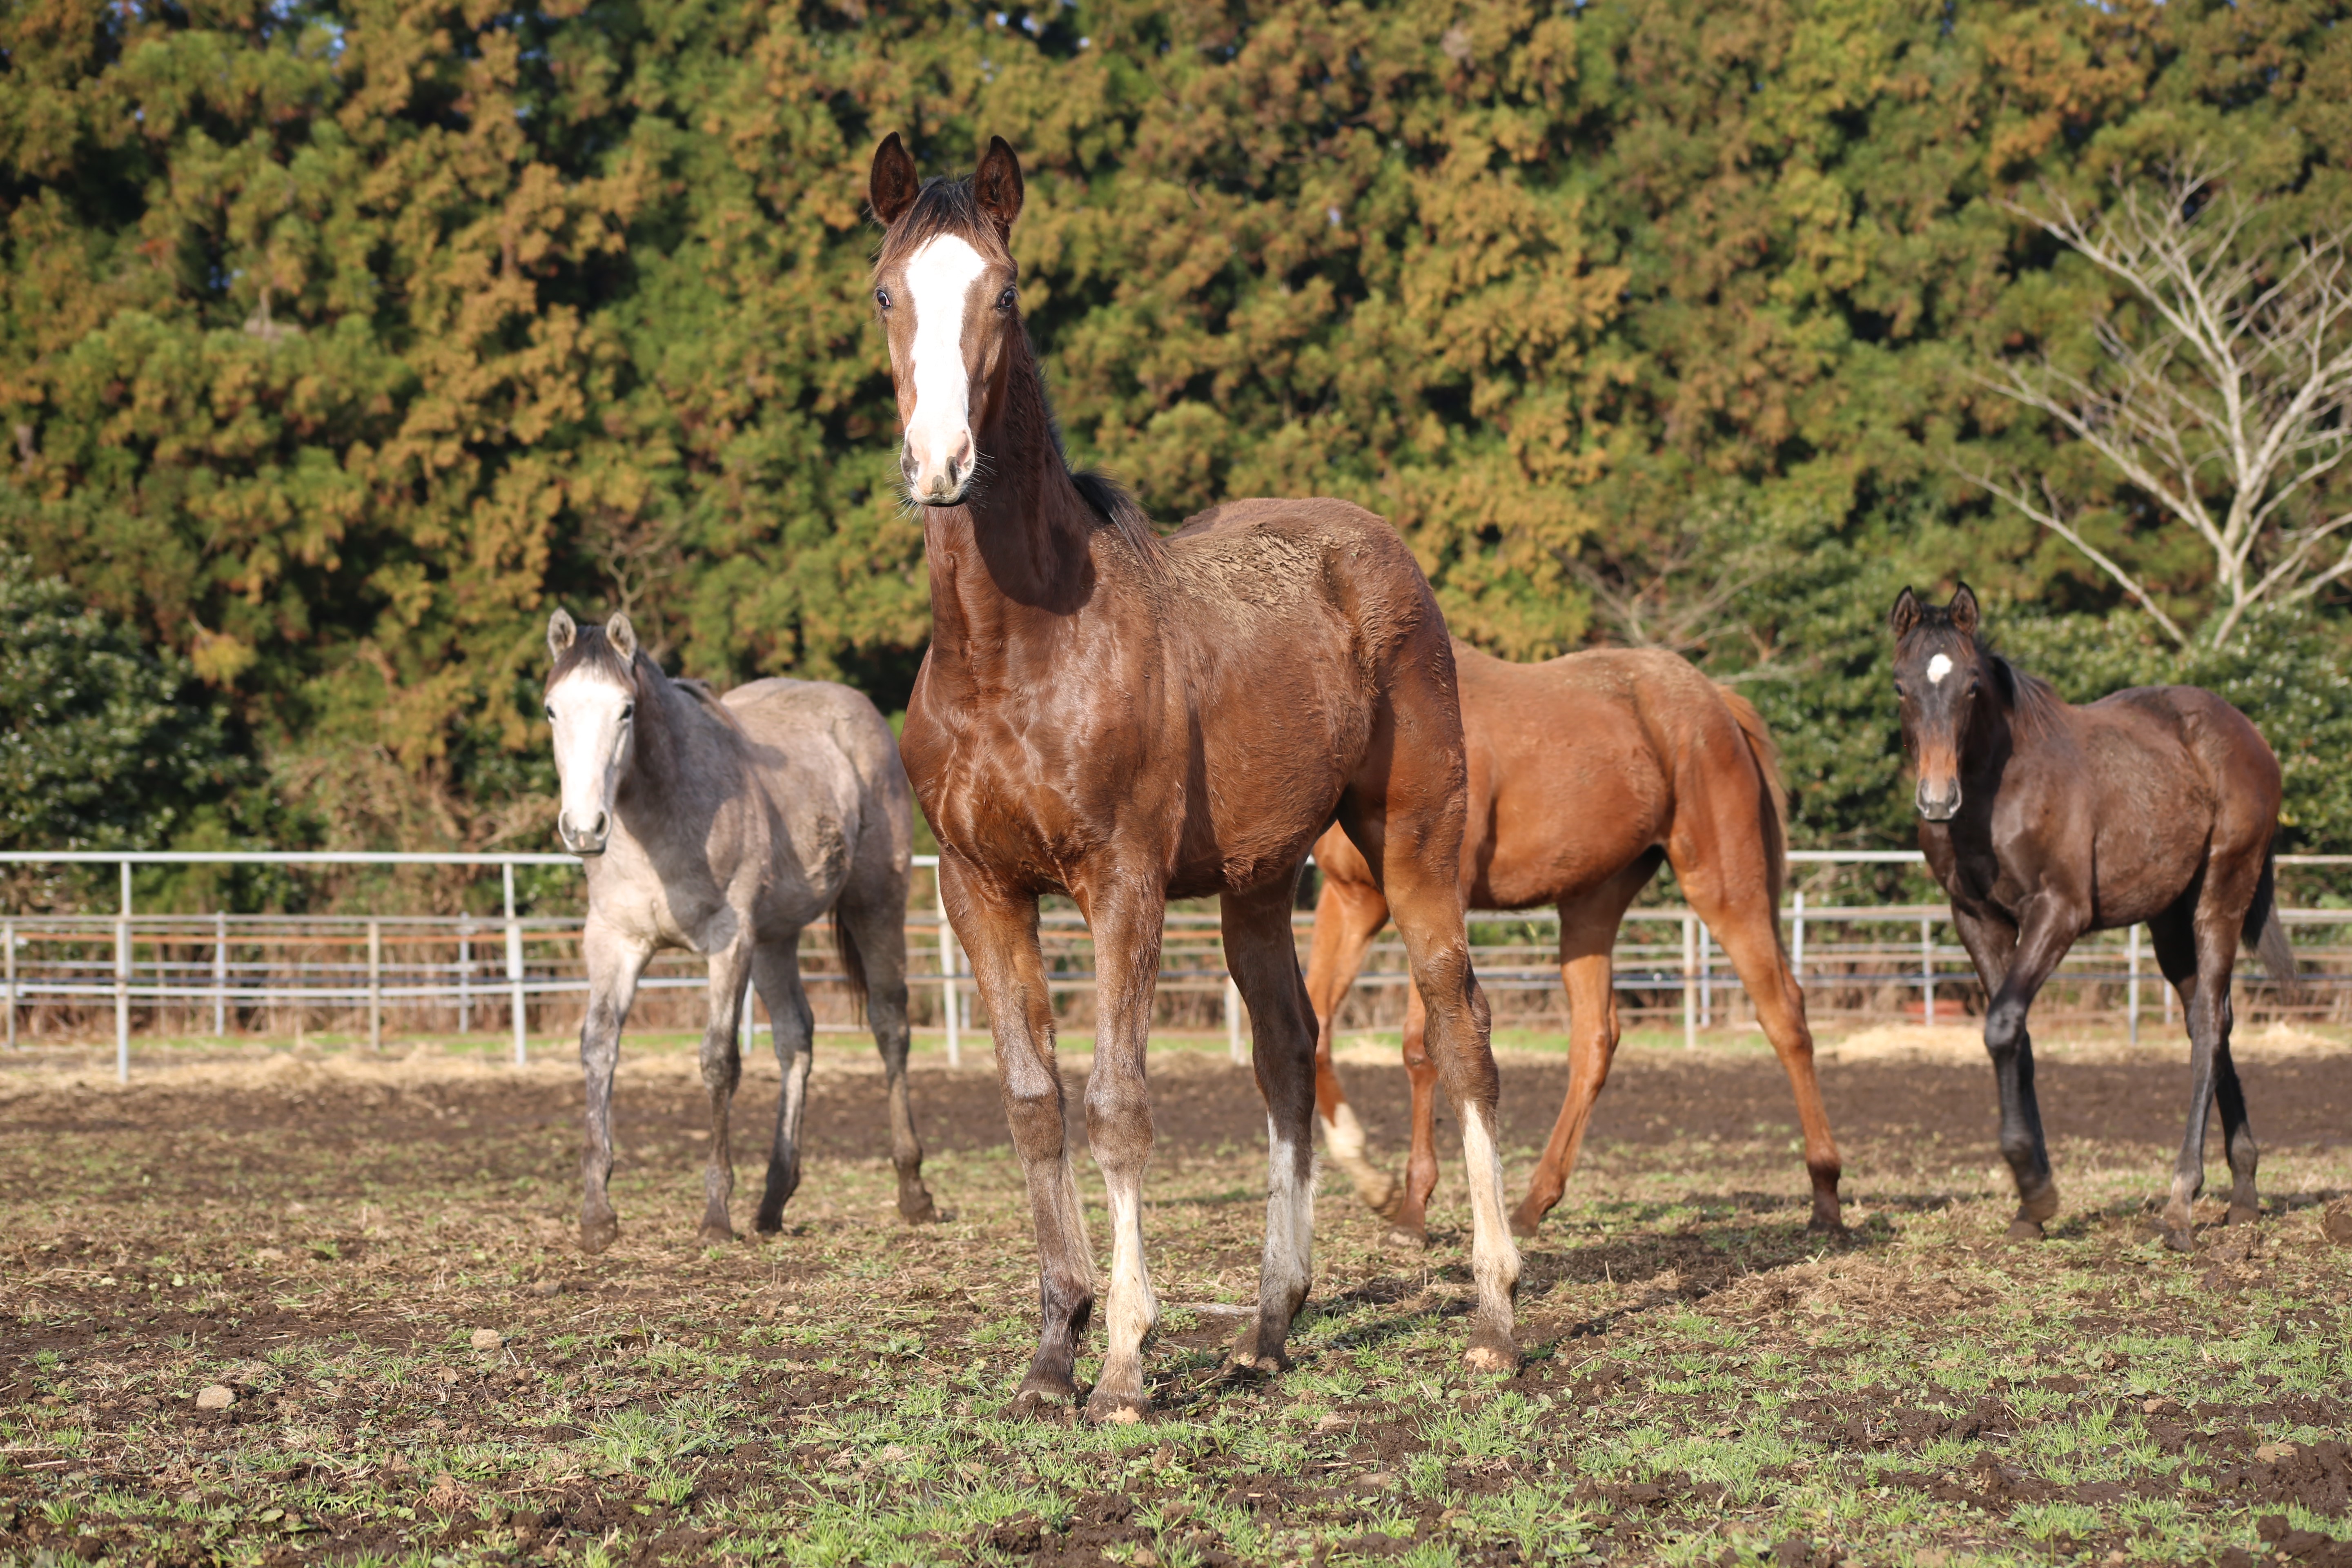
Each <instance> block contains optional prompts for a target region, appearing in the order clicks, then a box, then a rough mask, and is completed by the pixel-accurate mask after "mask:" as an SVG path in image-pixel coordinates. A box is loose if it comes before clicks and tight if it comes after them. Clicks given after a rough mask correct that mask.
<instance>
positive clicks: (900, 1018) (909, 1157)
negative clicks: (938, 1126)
mask: <svg viewBox="0 0 2352 1568" xmlns="http://www.w3.org/2000/svg"><path fill="white" fill-rule="evenodd" d="M906 910H907V897H906V887H905V884H904V883H903V882H900V883H898V885H897V886H896V887H895V888H893V889H891V896H890V898H889V899H888V900H886V901H882V902H880V903H878V905H877V903H869V902H867V901H866V900H852V899H851V898H850V897H849V896H847V895H844V897H843V899H842V901H841V904H840V906H839V907H838V908H836V909H835V910H834V911H833V918H834V919H835V921H838V922H840V926H841V929H842V931H845V933H846V934H847V936H848V938H849V940H850V942H853V943H854V944H855V945H856V951H857V954H858V958H859V961H860V962H861V963H863V965H864V967H865V970H866V1023H867V1024H868V1025H870V1026H872V1028H873V1030H874V1046H875V1048H876V1049H877V1050H878V1051H880V1052H881V1053H882V1077H883V1080H884V1083H885V1085H886V1087H887V1091H888V1093H889V1098H890V1165H891V1168H892V1169H893V1170H894V1171H896V1172H897V1173H898V1217H899V1218H900V1219H902V1220H904V1221H905V1222H906V1223H907V1224H908V1225H924V1224H928V1223H929V1222H930V1221H932V1220H935V1219H937V1218H939V1210H938V1209H937V1208H936V1207H935V1206H934V1205H932V1203H931V1193H930V1189H929V1187H926V1186H925V1185H923V1141H922V1139H921V1138H920V1137H919V1136H918V1135H917V1133H916V1131H915V1105H914V1100H913V1098H912V1096H911V1095H910V1094H909V1093H908V1088H907V1040H908V1033H907V914H906Z"/></svg>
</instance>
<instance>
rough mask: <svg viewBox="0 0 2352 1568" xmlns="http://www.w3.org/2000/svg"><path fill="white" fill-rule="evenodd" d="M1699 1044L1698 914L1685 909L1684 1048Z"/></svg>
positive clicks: (1689, 1048)
mask: <svg viewBox="0 0 2352 1568" xmlns="http://www.w3.org/2000/svg"><path fill="white" fill-rule="evenodd" d="M1697 1045H1698V916H1696V915H1695V914H1693V913H1692V912H1691V911H1690V910H1684V911H1683V1049H1685V1050H1686V1051H1687V1050H1691V1049H1694V1048H1695V1047H1696V1046H1697Z"/></svg>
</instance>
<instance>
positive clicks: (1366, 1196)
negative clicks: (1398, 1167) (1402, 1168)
mask: <svg viewBox="0 0 2352 1568" xmlns="http://www.w3.org/2000/svg"><path fill="white" fill-rule="evenodd" d="M1356 1196H1357V1197H1358V1198H1359V1199H1360V1200H1361V1201H1362V1203H1363V1205H1364V1206H1365V1207H1366V1208H1368V1209H1370V1210H1371V1211H1372V1212H1373V1213H1374V1214H1376V1215H1380V1216H1381V1218H1382V1219H1394V1218H1395V1217H1396V1211H1397V1205H1399V1204H1401V1203H1402V1202H1404V1189H1403V1188H1402V1187H1400V1186H1398V1185H1397V1184H1396V1181H1395V1178H1393V1177H1389V1178H1385V1179H1383V1181H1382V1182H1381V1184H1379V1185H1377V1186H1375V1185H1372V1184H1369V1183H1363V1182H1359V1183H1358V1184H1356Z"/></svg>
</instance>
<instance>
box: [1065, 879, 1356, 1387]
mask: <svg viewBox="0 0 2352 1568" xmlns="http://www.w3.org/2000/svg"><path fill="white" fill-rule="evenodd" d="M1166 914H1167V900H1166V899H1165V898H1164V897H1163V896H1162V895H1161V893H1160V886H1159V883H1158V881H1157V880H1156V879H1153V878H1152V877H1150V876H1149V875H1148V874H1147V875H1144V876H1133V877H1123V876H1119V875H1118V874H1116V873H1114V874H1112V875H1111V876H1109V877H1107V878H1105V879H1103V882H1102V884H1101V885H1100V886H1099V887H1098V888H1097V889H1096V890H1095V891H1094V893H1093V895H1092V896H1091V897H1090V898H1089V899H1088V900H1087V925H1088V926H1089V927H1090V928H1091V930H1092V931H1093V934H1094V942H1095V1066H1094V1071H1093V1072H1092V1073H1090V1074H1089V1075H1088V1076H1087V1146H1088V1147H1089V1148H1091V1149H1092V1150H1093V1151H1094V1156H1095V1163H1096V1164H1097V1165H1098V1166H1100V1167H1101V1168H1102V1173H1103V1185H1104V1187H1105V1188H1106V1189H1107V1192H1108V1197H1109V1202H1110V1226H1111V1237H1110V1300H1109V1303H1108V1316H1109V1323H1108V1328H1109V1335H1110V1337H1109V1343H1108V1345H1107V1346H1106V1347H1105V1349H1104V1351H1103V1364H1102V1376H1101V1377H1100V1378H1099V1379H1097V1382H1096V1384H1095V1391H1094V1394H1093V1396H1092V1397H1090V1398H1089V1399H1087V1415H1088V1416H1089V1417H1091V1418H1092V1419H1094V1420H1097V1421H1134V1420H1138V1419H1140V1418H1141V1416H1142V1415H1143V1413H1144V1412H1145V1411H1146V1410H1149V1409H1150V1407H1151V1402H1150V1399H1149V1398H1148V1397H1147V1396H1146V1395H1145V1394H1144V1391H1143V1343H1144V1341H1145V1339H1146V1338H1148V1337H1149V1336H1150V1333H1151V1331H1153V1330H1154V1329H1156V1328H1158V1327H1159V1326H1160V1302H1159V1300H1158V1299H1157V1298H1156V1297H1154V1296H1153V1295H1152V1293H1151V1270H1150V1268H1149V1267H1148V1266H1147V1265H1146V1264H1145V1262H1144V1258H1143V1168H1144V1166H1145V1165H1146V1164H1147V1163H1150V1159H1151V1091H1150V1088H1149V1087H1148V1086H1147V1085H1146V1083H1145V1080H1144V1052H1145V1048H1146V1047H1147V1046H1148V1044H1149V1042H1150V1034H1151V999H1152V995H1153V994H1154V993H1155V992H1156V991H1157V989H1158V988H1159V984H1160V923H1161V921H1162V920H1163V919H1164V917H1165V916H1166ZM1291 969H1292V973H1294V975H1295V974H1296V973H1297V960H1296V959H1293V960H1292V963H1291ZM1312 1050H1313V1047H1312V1046H1311V1044H1310V1046H1309V1047H1308V1052H1309V1055H1308V1057H1307V1060H1308V1061H1309V1062H1310V1063H1311V1062H1312V1060H1313V1057H1312V1054H1311V1053H1312ZM1313 1104H1314V1088H1313V1084H1312V1080H1311V1079H1310V1080H1309V1082H1308V1083H1307V1089H1306V1103H1305V1107H1304V1108H1303V1110H1306V1111H1311V1110H1312V1108H1313ZM1300 1132H1301V1134H1302V1136H1305V1137H1311V1134H1309V1133H1307V1124H1306V1122H1305V1121H1304V1118H1303V1115H1302V1120H1301V1123H1300ZM1300 1147H1301V1149H1302V1150H1305V1149H1308V1148H1310V1147H1311V1144H1309V1143H1302V1144H1301V1145H1300Z"/></svg>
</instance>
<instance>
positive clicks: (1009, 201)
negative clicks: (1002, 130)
mask: <svg viewBox="0 0 2352 1568" xmlns="http://www.w3.org/2000/svg"><path fill="white" fill-rule="evenodd" d="M971 195H972V199H973V200H974V201H976V202H978V203H979V204H980V210H981V211H982V212H984V213H986V214H987V215H988V218H989V221H990V222H991V223H993V224H994V225H995V226H996V237H997V238H999V239H1003V238H1004V237H1006V236H1007V235H1009V234H1011V233H1012V232H1013V219H1014V218H1017V217H1019V216H1021V195H1022V191H1021V160H1020V159H1018V158H1016V157H1014V156H1013V148H1012V147H1011V145H1010V144H1009V143H1007V142H1005V140H1004V138H1003V137H1002V136H992V137H990V138H989V139H988V151H987V153H984V154H983V155H982V158H981V160H980V170H979V172H978V173H977V174H973V175H972V177H971Z"/></svg>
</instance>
